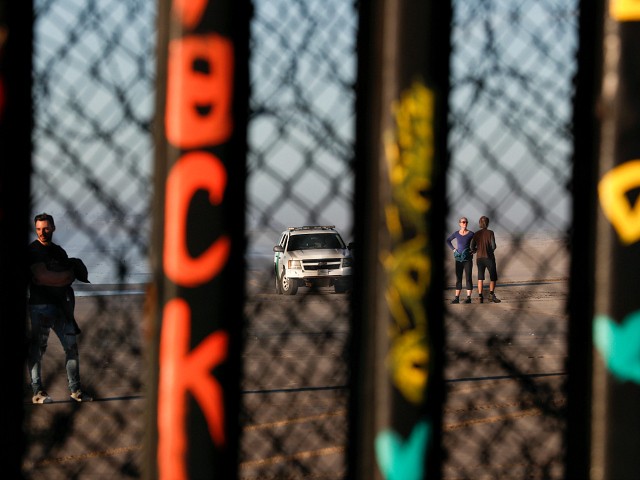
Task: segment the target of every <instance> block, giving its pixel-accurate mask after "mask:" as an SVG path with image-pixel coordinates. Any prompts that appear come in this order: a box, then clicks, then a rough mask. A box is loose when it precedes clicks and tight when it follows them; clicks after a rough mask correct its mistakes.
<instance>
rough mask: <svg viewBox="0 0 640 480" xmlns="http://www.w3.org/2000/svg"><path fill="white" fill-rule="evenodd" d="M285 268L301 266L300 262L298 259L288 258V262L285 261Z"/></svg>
mask: <svg viewBox="0 0 640 480" xmlns="http://www.w3.org/2000/svg"><path fill="white" fill-rule="evenodd" d="M287 268H289V269H292V268H298V269H299V268H302V263H301V262H300V260H289V262H288V263H287Z"/></svg>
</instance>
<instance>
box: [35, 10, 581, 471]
mask: <svg viewBox="0 0 640 480" xmlns="http://www.w3.org/2000/svg"><path fill="white" fill-rule="evenodd" d="M453 6H454V24H453V30H452V44H453V54H452V59H451V62H452V77H451V83H452V91H451V95H450V99H451V100H450V110H451V133H450V147H451V152H452V163H451V168H450V172H449V177H448V186H449V204H450V215H449V216H448V217H447V225H449V226H450V230H451V231H453V230H454V229H457V228H458V225H457V219H458V217H459V216H461V215H464V216H467V217H468V218H469V219H470V221H471V227H475V225H476V223H477V219H478V217H479V216H480V215H487V216H489V217H490V218H491V228H492V229H493V230H494V231H495V232H496V236H497V242H498V247H499V249H498V250H497V258H498V269H499V274H500V277H499V281H498V287H497V294H498V296H499V297H500V298H502V300H503V302H502V303H501V304H500V305H486V308H484V307H485V306H484V305H482V307H483V310H479V309H478V308H479V307H480V305H477V304H476V305H470V306H468V305H452V306H451V308H449V309H448V313H447V317H446V322H447V332H448V336H447V346H446V348H447V361H448V363H447V366H446V372H445V378H446V380H447V384H448V386H449V398H448V400H447V405H446V407H445V418H444V431H445V435H444V440H443V441H444V446H445V450H446V452H447V460H446V461H445V464H444V476H445V478H481V477H483V478H504V477H511V478H523V477H532V478H548V477H554V478H558V477H560V476H561V474H562V470H563V464H562V449H563V446H562V437H561V435H562V433H563V429H564V421H563V411H562V405H563V401H564V394H563V385H564V379H565V377H564V375H563V373H564V363H563V362H564V358H565V355H566V343H567V340H566V338H565V334H566V319H565V315H564V313H565V312H564V300H565V295H566V290H567V285H566V275H567V266H566V263H563V262H565V261H566V251H565V250H566V247H565V243H564V240H565V234H566V230H567V228H568V226H569V224H570V218H569V209H570V195H569V193H568V190H567V188H568V187H567V185H568V183H569V181H570V173H569V172H570V160H569V158H570V156H571V142H572V139H571V138H570V135H569V119H570V115H571V96H572V88H573V85H572V80H573V75H574V74H575V68H576V61H575V55H576V54H575V50H576V48H577V40H576V39H577V34H576V29H577V4H576V2H575V1H573V0H557V1H552V0H547V1H543V2H525V1H508V2H507V1H498V0H494V1H482V2H475V1H470V0H467V1H455V2H454V3H453ZM254 7H255V10H254V17H253V19H252V23H251V29H252V43H251V59H250V62H251V64H250V65H251V67H250V68H251V84H252V98H251V99H250V106H251V120H250V124H249V135H250V137H249V142H250V151H249V158H248V167H249V176H248V178H247V191H248V205H247V232H248V248H247V252H246V259H247V282H248V284H247V292H248V296H247V300H246V305H245V307H246V308H245V310H246V328H245V333H244V342H245V349H244V352H243V378H242V389H243V395H242V401H243V404H242V418H241V424H242V426H243V427H242V428H243V430H242V434H241V444H240V466H239V471H240V476H241V478H246V479H253V478H261V479H264V478H273V479H275V478H343V477H344V475H345V473H346V454H345V451H346V450H345V449H346V445H347V440H348V439H347V431H348V425H347V418H348V413H347V405H348V396H349V391H348V388H347V385H348V380H349V366H348V365H347V361H346V360H347V354H346V351H345V350H346V346H347V339H348V337H349V332H350V316H349V311H350V309H349V296H348V295H341V294H336V293H334V291H333V290H330V289H326V288H319V289H311V288H301V289H300V291H299V292H298V294H297V295H295V296H284V295H277V294H276V289H275V277H274V275H273V267H272V263H273V251H272V248H273V246H274V245H275V244H276V243H277V242H278V240H279V238H280V235H281V232H282V231H283V230H285V229H286V227H289V226H297V225H303V224H313V225H336V227H337V229H338V231H340V232H341V233H342V235H343V237H344V239H345V240H346V241H347V242H349V241H351V240H352V223H353V221H354V218H355V221H357V218H358V214H357V212H355V214H354V208H353V205H352V192H353V182H354V178H353V174H352V162H353V160H354V159H353V150H354V149H353V145H354V141H355V139H354V128H353V127H354V107H355V105H354V103H355V102H354V99H355V79H356V48H355V39H356V31H357V22H358V18H357V12H356V6H355V4H354V2H352V1H349V0H331V1H330V2H327V1H320V0H313V1H304V0H297V1H292V0H288V1H284V0H277V1H268V2H267V1H256V2H254ZM156 8H157V7H156V4H155V2H154V1H152V0H139V1H134V0H126V1H125V0H112V1H110V2H97V1H89V0H86V1H81V0H48V1H47V0H38V1H36V13H37V20H36V25H35V32H36V39H35V75H34V101H35V132H34V144H35V146H34V149H35V150H34V167H35V173H34V177H33V182H32V183H33V189H32V191H33V199H32V202H33V210H34V213H37V212H40V211H48V212H49V213H52V214H53V215H54V216H55V217H56V224H57V226H58V230H57V231H56V238H55V240H56V241H57V242H58V243H60V244H62V245H63V246H64V247H65V248H66V249H67V251H68V252H69V254H70V255H71V256H79V257H81V258H83V259H85V260H86V261H87V263H88V266H89V270H90V272H91V274H90V278H91V280H92V282H93V284H92V285H80V286H78V288H77V294H78V299H77V305H78V309H77V316H78V319H79V322H80V326H81V327H82V328H83V331H84V333H83V334H82V335H81V336H80V342H81V343H80V352H81V353H80V357H81V365H82V377H83V383H84V385H85V387H86V389H87V391H88V392H89V393H91V394H93V395H94V396H95V397H96V398H97V399H98V400H99V401H97V402H93V404H91V405H88V404H87V405H83V406H82V408H81V409H79V408H75V407H77V406H76V405H72V404H70V403H66V402H64V403H63V402H60V403H54V404H53V405H52V406H51V407H52V408H48V409H39V408H36V407H38V406H35V405H33V406H32V405H30V396H31V392H30V391H27V390H25V402H26V403H27V404H28V405H26V406H25V409H26V413H27V417H26V424H25V431H26V432H27V442H28V448H27V451H26V454H25V460H24V465H25V467H24V472H25V476H26V477H27V478H48V479H50V478H100V476H101V475H102V476H103V477H104V478H107V477H109V478H136V477H139V476H140V475H141V467H140V465H141V463H142V462H141V455H142V442H143V429H144V426H143V424H142V411H143V410H144V398H143V397H144V395H143V392H144V390H143V386H144V379H145V365H144V361H143V353H142V332H141V330H142V327H143V326H142V325H141V318H142V317H141V315H140V313H141V310H142V303H143V301H144V295H142V294H141V293H140V292H142V291H143V288H144V283H145V282H146V281H147V279H148V274H149V271H148V266H147V264H146V254H147V246H148V245H147V244H148V238H149V236H148V231H149V219H150V215H149V208H150V203H151V202H150V196H151V193H152V192H151V178H150V172H151V163H152V153H153V145H152V138H151V134H150V125H151V121H152V117H153V97H154V80H155V58H154V55H155V38H156V32H155V21H156V20H155V15H156ZM472 229H474V228H472ZM446 258H447V259H449V256H448V251H447V257H446ZM446 265H447V285H448V286H449V287H453V283H454V279H453V272H452V267H453V260H451V261H449V260H447V263H446ZM91 275H93V277H91ZM474 280H475V279H474ZM115 293H117V294H118V295H113V294H115ZM444 293H445V297H446V299H445V301H447V302H448V301H449V300H450V298H451V293H452V292H451V289H447V291H446V292H444ZM476 293H477V292H476ZM474 303H477V299H476V298H474ZM454 307H455V308H454ZM467 307H469V309H467V310H463V309H464V308H467ZM491 308H493V309H502V312H508V313H509V322H508V323H507V324H505V322H497V321H496V316H495V315H494V314H493V313H492V312H491V310H489V309H491ZM471 309H473V310H471ZM505 325H506V327H507V328H505ZM56 345H57V342H56V339H55V338H53V337H52V338H51V339H50V347H49V351H48V352H47V355H46V357H45V359H46V360H45V373H44V374H45V379H46V380H47V381H48V382H49V383H48V385H47V388H48V389H49V393H50V394H52V395H53V396H54V400H58V399H60V400H63V399H65V400H66V398H67V397H66V395H68V393H67V392H66V391H65V388H66V378H65V376H64V369H63V364H62V358H63V354H62V352H61V351H60V350H59V349H58V348H57V346H56ZM85 407H86V408H85Z"/></svg>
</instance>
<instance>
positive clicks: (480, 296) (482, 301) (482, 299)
mask: <svg viewBox="0 0 640 480" xmlns="http://www.w3.org/2000/svg"><path fill="white" fill-rule="evenodd" d="M478 298H479V299H480V303H484V297H483V296H482V295H478Z"/></svg>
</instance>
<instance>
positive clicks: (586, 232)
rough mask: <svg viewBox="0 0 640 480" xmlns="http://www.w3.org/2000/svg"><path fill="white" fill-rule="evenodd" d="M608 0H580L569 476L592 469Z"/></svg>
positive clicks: (567, 437) (570, 306)
mask: <svg viewBox="0 0 640 480" xmlns="http://www.w3.org/2000/svg"><path fill="white" fill-rule="evenodd" d="M603 9H604V2H602V1H595V2H594V1H591V0H583V1H581V2H580V5H579V49H578V55H577V60H578V62H577V64H578V72H577V75H576V82H575V96H574V101H573V122H572V123H573V137H574V151H573V152H574V153H573V175H572V185H571V190H572V196H573V212H572V219H573V228H572V231H571V267H570V268H571V271H570V281H569V285H570V291H569V298H568V306H567V307H568V312H569V345H568V348H569V355H568V360H567V370H568V372H569V375H568V380H567V408H566V415H567V429H566V435H565V444H566V448H567V449H566V458H565V460H566V462H565V464H566V478H567V479H576V480H578V479H580V480H582V479H585V478H589V475H590V473H589V472H590V469H591V408H592V379H593V369H592V368H591V365H592V361H593V347H592V345H593V342H592V332H591V329H590V328H588V326H587V325H589V323H588V322H586V323H585V319H591V318H593V311H594V310H593V308H594V306H593V302H592V301H586V299H592V298H594V295H595V285H594V271H595V248H594V245H596V231H595V223H596V215H595V212H596V210H597V195H596V183H597V176H598V172H597V170H598V149H599V144H600V142H599V135H598V133H599V124H600V123H599V122H600V119H599V118H598V108H597V105H598V98H599V95H600V88H599V87H600V85H599V82H600V79H601V74H600V72H601V64H602V21H603Z"/></svg>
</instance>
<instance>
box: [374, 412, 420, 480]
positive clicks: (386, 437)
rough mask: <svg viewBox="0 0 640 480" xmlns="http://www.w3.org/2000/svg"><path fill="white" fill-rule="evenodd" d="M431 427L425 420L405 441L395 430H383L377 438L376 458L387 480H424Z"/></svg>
mask: <svg viewBox="0 0 640 480" xmlns="http://www.w3.org/2000/svg"><path fill="white" fill-rule="evenodd" d="M430 435H431V425H429V423H428V422H427V421H426V420H423V421H421V422H419V423H417V424H416V425H415V427H413V430H412V432H411V435H410V436H409V438H408V439H407V440H406V441H405V440H403V439H402V437H400V435H398V433H396V432H394V431H393V430H390V429H386V430H382V431H381V432H380V433H378V435H377V436H376V444H375V445H376V457H377V459H378V465H379V466H380V471H381V472H382V474H383V475H384V478H385V479H387V480H422V479H423V478H424V464H425V455H426V454H427V447H428V446H429V437H430Z"/></svg>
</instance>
